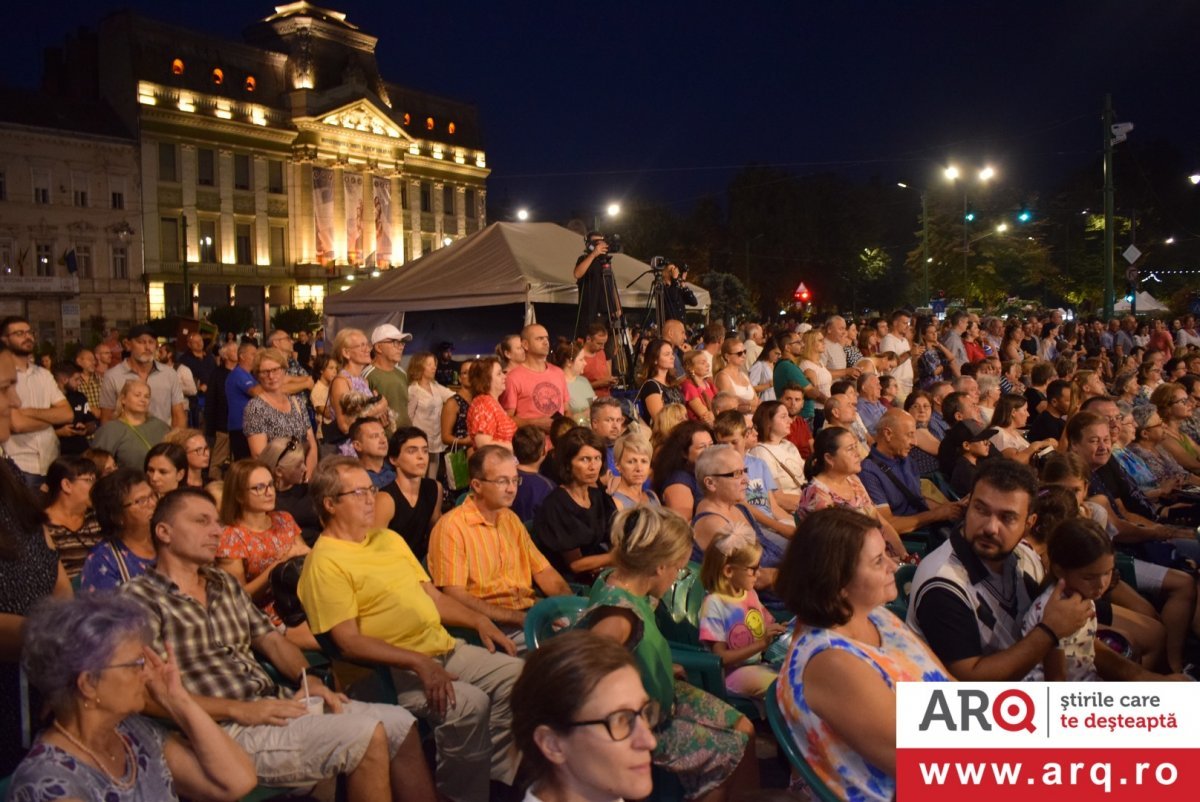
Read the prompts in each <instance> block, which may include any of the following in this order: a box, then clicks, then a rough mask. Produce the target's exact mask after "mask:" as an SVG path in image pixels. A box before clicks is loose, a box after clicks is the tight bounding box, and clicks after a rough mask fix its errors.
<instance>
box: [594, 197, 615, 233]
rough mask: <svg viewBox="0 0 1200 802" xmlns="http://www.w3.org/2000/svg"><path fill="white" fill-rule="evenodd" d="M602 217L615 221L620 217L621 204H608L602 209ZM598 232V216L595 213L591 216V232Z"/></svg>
mask: <svg viewBox="0 0 1200 802" xmlns="http://www.w3.org/2000/svg"><path fill="white" fill-rule="evenodd" d="M604 216H605V217H607V218H608V219H609V220H613V219H616V218H617V217H620V216H621V204H619V203H610V204H608V206H606V207H604ZM599 230H600V215H599V213H598V212H597V213H595V214H593V215H592V231H599Z"/></svg>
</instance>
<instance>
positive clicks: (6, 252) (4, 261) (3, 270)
mask: <svg viewBox="0 0 1200 802" xmlns="http://www.w3.org/2000/svg"><path fill="white" fill-rule="evenodd" d="M12 272H13V263H12V240H0V274H2V275H6V276H7V275H9V274H11V273H12Z"/></svg>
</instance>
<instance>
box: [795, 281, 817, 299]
mask: <svg viewBox="0 0 1200 802" xmlns="http://www.w3.org/2000/svg"><path fill="white" fill-rule="evenodd" d="M792 299H793V300H795V302H796V303H798V304H806V303H809V302H810V301H812V293H811V292H809V291H808V287H807V286H805V284H804V282H803V281H801V282H800V285H799V286H798V287H796V291H795V292H793V293H792Z"/></svg>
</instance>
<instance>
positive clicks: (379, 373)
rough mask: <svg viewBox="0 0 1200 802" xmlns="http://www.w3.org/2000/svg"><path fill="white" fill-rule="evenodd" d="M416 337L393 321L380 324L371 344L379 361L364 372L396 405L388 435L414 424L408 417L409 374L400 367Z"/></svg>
mask: <svg viewBox="0 0 1200 802" xmlns="http://www.w3.org/2000/svg"><path fill="white" fill-rule="evenodd" d="M411 339H412V335H411V334H406V333H404V332H402V331H400V329H398V328H396V327H395V326H393V325H392V324H391V323H385V324H383V325H382V326H376V327H375V330H374V331H372V332H371V347H372V348H373V349H374V351H375V360H374V361H373V362H372V363H371V364H370V365H368V366H367V369H366V370H365V371H363V377H364V378H365V379H366V380H367V385H368V386H370V388H371V389H372V390H374V391H375V392H376V393H378V394H379V395H380V396H381V397H382V398H383V399H384V400H385V401H387V402H388V406H389V407H391V408H392V423H391V425H390V426H388V427H387V435H388V437H391V436H392V432H394V431H396V429H397V428H399V427H401V426H411V425H412V424H411V423H410V422H409V418H408V374H407V373H405V372H404V369H403V368H401V367H400V360H401V359H402V358H403V357H404V344H405V343H407V342H408V341H409V340H411Z"/></svg>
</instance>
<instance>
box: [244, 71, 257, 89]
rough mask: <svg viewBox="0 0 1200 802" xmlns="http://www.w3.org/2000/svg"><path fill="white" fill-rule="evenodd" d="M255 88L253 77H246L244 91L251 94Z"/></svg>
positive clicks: (255, 82) (255, 83)
mask: <svg viewBox="0 0 1200 802" xmlns="http://www.w3.org/2000/svg"><path fill="white" fill-rule="evenodd" d="M257 88H258V82H257V81H255V80H254V76H253V75H247V76H246V91H247V92H253V91H254V90H255V89H257Z"/></svg>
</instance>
